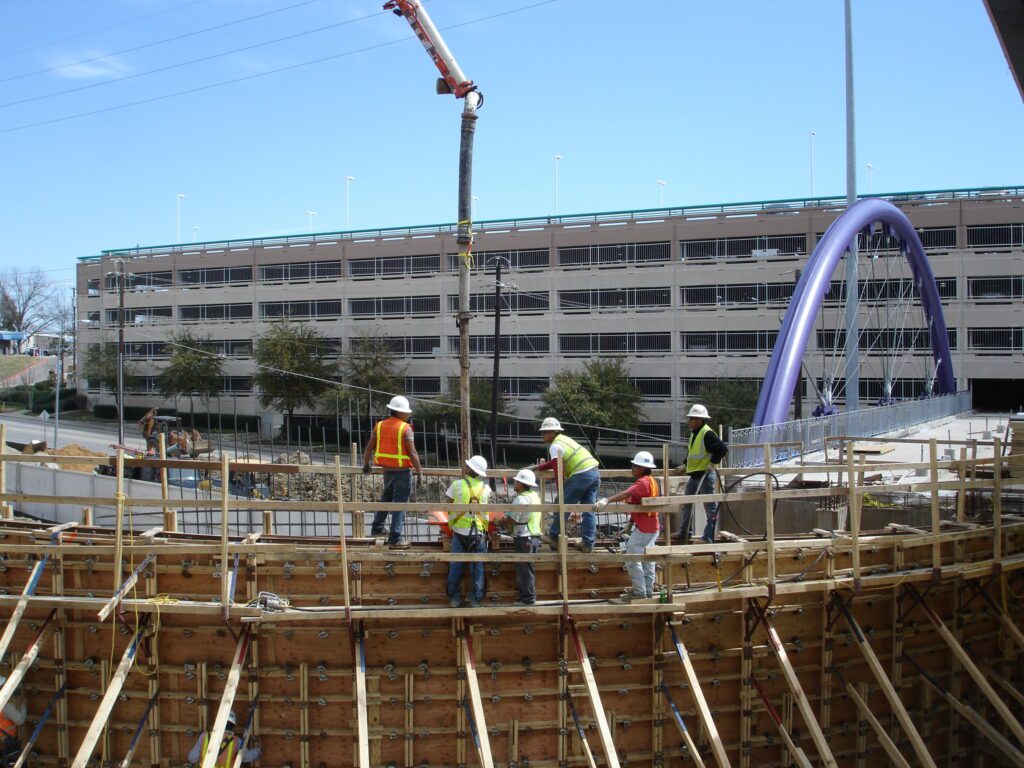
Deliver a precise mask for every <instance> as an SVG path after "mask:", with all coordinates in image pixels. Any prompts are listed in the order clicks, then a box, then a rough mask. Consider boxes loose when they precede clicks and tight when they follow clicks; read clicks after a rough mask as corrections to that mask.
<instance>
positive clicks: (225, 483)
mask: <svg viewBox="0 0 1024 768" xmlns="http://www.w3.org/2000/svg"><path fill="white" fill-rule="evenodd" d="M229 475H230V473H229V472H228V455H227V454H226V453H222V454H221V456H220V604H221V605H222V606H223V607H224V611H225V612H227V611H229V610H230V609H231V569H230V567H229V564H228V499H229V486H230V481H229V479H228V478H229ZM218 743H220V742H218Z"/></svg>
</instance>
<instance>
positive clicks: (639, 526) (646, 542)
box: [594, 451, 661, 603]
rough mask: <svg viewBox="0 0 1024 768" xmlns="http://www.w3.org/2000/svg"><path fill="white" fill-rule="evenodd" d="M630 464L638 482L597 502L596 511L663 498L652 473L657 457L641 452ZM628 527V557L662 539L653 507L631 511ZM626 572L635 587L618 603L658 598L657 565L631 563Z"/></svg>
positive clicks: (625, 550)
mask: <svg viewBox="0 0 1024 768" xmlns="http://www.w3.org/2000/svg"><path fill="white" fill-rule="evenodd" d="M630 464H631V465H632V470H633V477H634V479H635V482H634V483H633V484H632V485H631V486H629V488H627V489H626V490H624V491H623V492H622V493H617V494H615V495H614V496H609V497H608V498H607V499H598V500H597V501H596V502H594V511H595V512H601V511H602V510H603V509H604V508H605V507H606V506H607V505H608V504H613V503H615V502H619V501H625V502H626V503H627V504H634V505H639V504H640V500H641V499H648V498H654V497H656V496H658V495H660V494H659V489H658V481H657V480H655V479H654V475H652V474H651V473H652V472H653V471H654V470H655V469H657V468H658V467H657V465H656V464H655V463H654V456H653V455H651V453H650V452H649V451H637V454H636V456H634V457H633V461H632V462H630ZM626 527H627V528H628V529H630V530H629V538H628V539H626V543H625V545H624V547H623V551H624V552H625V553H626V554H628V555H642V554H643V553H644V550H645V549H647V547H649V546H651V545H652V544H653V543H654V542H655V541H657V540H658V532H659V531H660V530H661V526H660V525H659V523H658V511H657V510H656V509H654V508H652V509H651V511H650V512H630V513H629V523H628V524H627V525H626ZM626 570H627V571H628V572H629V580H630V581H631V582H632V587H631V589H629V590H627V591H625V592H623V593H622V595H621V596H620V597H619V599H618V600H616V601H614V602H618V603H629V602H632V601H633V600H642V599H644V598H647V597H654V563H652V562H641V561H639V560H630V561H628V562H627V563H626Z"/></svg>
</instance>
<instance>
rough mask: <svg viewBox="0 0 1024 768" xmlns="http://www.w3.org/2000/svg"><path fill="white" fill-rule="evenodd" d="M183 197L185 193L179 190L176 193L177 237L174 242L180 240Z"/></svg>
mask: <svg viewBox="0 0 1024 768" xmlns="http://www.w3.org/2000/svg"><path fill="white" fill-rule="evenodd" d="M184 199H185V195H183V194H182V193H181V192H179V193H178V237H177V239H176V240H175V241H174V242H175V243H180V242H181V201H182V200H184Z"/></svg>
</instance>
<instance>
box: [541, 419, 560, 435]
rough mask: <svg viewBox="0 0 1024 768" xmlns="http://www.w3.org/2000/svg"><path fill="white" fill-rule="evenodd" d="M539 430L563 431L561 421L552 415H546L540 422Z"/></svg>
mask: <svg viewBox="0 0 1024 768" xmlns="http://www.w3.org/2000/svg"><path fill="white" fill-rule="evenodd" d="M539 431H540V432H564V431H565V430H563V429H562V424H561V422H559V421H558V419H556V418H555V417H554V416H548V417H547V418H546V419H544V421H542V422H541V424H540V430H539Z"/></svg>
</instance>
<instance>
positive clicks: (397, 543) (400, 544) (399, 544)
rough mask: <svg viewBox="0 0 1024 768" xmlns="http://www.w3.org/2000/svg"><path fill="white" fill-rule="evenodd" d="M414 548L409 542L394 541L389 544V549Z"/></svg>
mask: <svg viewBox="0 0 1024 768" xmlns="http://www.w3.org/2000/svg"><path fill="white" fill-rule="evenodd" d="M410 547H412V544H410V543H409V542H408V541H392V542H391V543H390V544H388V549H409V548H410Z"/></svg>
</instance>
